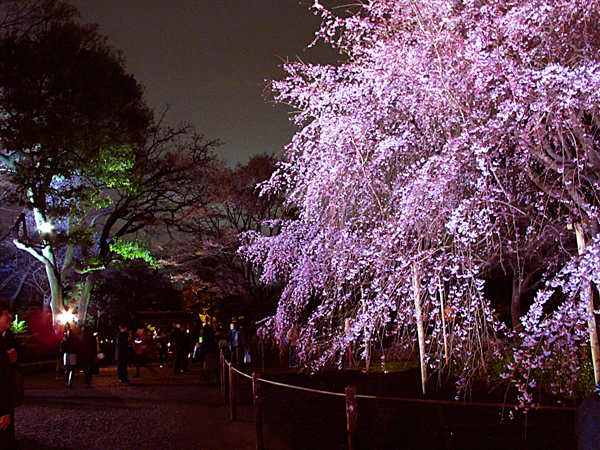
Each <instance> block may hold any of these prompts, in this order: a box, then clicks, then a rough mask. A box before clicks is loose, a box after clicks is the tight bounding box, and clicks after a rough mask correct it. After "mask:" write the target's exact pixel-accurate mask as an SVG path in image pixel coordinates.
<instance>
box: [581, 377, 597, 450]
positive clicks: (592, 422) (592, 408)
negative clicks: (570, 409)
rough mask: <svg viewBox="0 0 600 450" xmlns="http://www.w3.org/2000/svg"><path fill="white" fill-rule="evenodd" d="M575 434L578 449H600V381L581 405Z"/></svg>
mask: <svg viewBox="0 0 600 450" xmlns="http://www.w3.org/2000/svg"><path fill="white" fill-rule="evenodd" d="M575 435H576V436H577V449H578V450H599V449H600V383H598V384H597V385H596V390H595V391H594V392H592V393H591V394H590V395H588V396H587V397H586V398H585V400H583V402H581V405H579V409H578V410H577V423H576V425H575Z"/></svg>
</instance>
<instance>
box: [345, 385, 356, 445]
mask: <svg viewBox="0 0 600 450" xmlns="http://www.w3.org/2000/svg"><path fill="white" fill-rule="evenodd" d="M357 417H358V411H357V404H356V387H355V386H346V424H347V428H348V449H349V450H354V434H355V433H356V421H357Z"/></svg>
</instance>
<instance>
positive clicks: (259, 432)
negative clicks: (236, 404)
mask: <svg viewBox="0 0 600 450" xmlns="http://www.w3.org/2000/svg"><path fill="white" fill-rule="evenodd" d="M258 375H259V374H257V373H256V372H254V373H253V374H252V393H253V395H254V424H255V430H256V450H264V448H265V442H264V439H263V421H262V414H261V410H260V397H259V394H260V383H259V381H258Z"/></svg>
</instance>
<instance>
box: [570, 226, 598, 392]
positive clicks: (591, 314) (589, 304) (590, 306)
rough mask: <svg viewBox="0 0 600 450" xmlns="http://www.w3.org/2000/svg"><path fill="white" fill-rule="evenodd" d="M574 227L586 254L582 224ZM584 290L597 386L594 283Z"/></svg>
mask: <svg viewBox="0 0 600 450" xmlns="http://www.w3.org/2000/svg"><path fill="white" fill-rule="evenodd" d="M573 225H574V227H575V236H576V237H577V250H578V252H579V254H580V255H582V254H583V253H584V252H585V233H584V231H583V227H582V226H581V223H579V222H576V223H574V224H573ZM582 290H583V291H585V295H586V296H587V305H586V309H587V312H588V317H589V318H588V332H589V334H590V348H591V350H592V362H593V364H594V379H595V381H596V384H597V383H599V382H600V344H599V343H598V328H597V327H596V314H595V313H594V295H593V292H592V283H591V282H590V281H589V280H588V281H585V283H584V286H583V288H582Z"/></svg>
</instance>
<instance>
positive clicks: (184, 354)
mask: <svg viewBox="0 0 600 450" xmlns="http://www.w3.org/2000/svg"><path fill="white" fill-rule="evenodd" d="M181 334H182V340H181V371H182V372H187V371H188V370H190V354H191V353H192V349H193V348H194V347H193V346H192V338H191V336H190V329H189V328H188V327H187V326H186V325H183V326H182V327H181Z"/></svg>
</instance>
